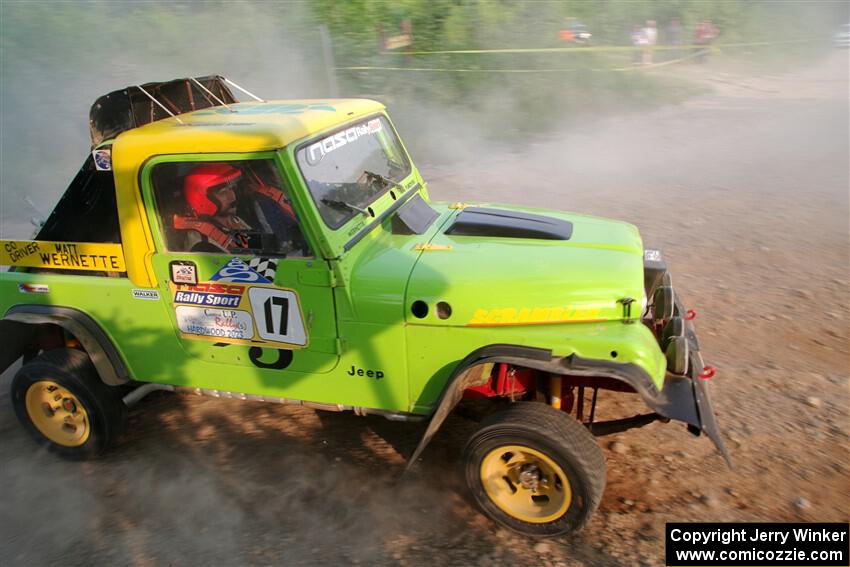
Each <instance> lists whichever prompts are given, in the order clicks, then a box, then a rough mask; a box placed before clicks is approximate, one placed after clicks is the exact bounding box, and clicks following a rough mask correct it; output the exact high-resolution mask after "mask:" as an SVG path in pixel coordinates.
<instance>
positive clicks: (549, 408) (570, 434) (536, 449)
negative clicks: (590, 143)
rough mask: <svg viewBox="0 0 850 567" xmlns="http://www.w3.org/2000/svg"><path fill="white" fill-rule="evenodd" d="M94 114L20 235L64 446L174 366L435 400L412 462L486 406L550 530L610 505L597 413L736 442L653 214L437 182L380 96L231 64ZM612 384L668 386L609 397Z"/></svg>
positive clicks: (20, 279)
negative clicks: (473, 198) (79, 149)
mask: <svg viewBox="0 0 850 567" xmlns="http://www.w3.org/2000/svg"><path fill="white" fill-rule="evenodd" d="M233 89H236V90H238V91H241V92H243V93H244V96H245V97H246V98H250V99H252V100H250V101H249V102H238V101H237V98H236V96H235V95H234V94H233V93H234V90H233ZM90 116H91V120H90V123H91V135H92V148H91V152H90V154H88V157H87V158H86V160H85V163H84V164H83V166H82V168H81V169H80V171H79V173H78V174H77V176H76V177H75V178H74V180H73V181H72V182H71V184H70V186H69V187H68V189H67V191H66V192H65V194H64V196H63V197H62V199H61V200H60V201H59V203H58V204H57V205H56V207H55V209H54V210H53V212H52V213H51V214H50V216H49V217H48V218H47V219H46V221H45V222H44V223H43V225H42V226H41V227H40V229H39V231H38V233H37V234H36V235H35V236H34V238H32V239H30V240H16V241H13V240H6V241H2V243H0V264H2V265H4V266H8V267H9V269H8V270H6V271H4V272H2V273H0V313H2V317H3V318H2V320H0V332H2V336H3V341H2V351H0V355H2V356H0V371H2V370H4V369H6V368H8V367H9V366H10V365H11V364H13V363H14V362H15V361H16V360H18V359H21V358H22V359H23V364H22V366H21V368H20V369H19V370H18V371H17V373H16V375H15V377H14V379H13V381H12V385H11V389H12V403H13V406H14V410H15V412H16V414H17V416H18V418H19V419H20V421H21V423H22V424H23V426H24V427H25V428H27V429H28V430H29V431H30V432H31V433H32V434H33V436H34V438H35V439H36V441H37V442H38V443H39V444H41V445H44V446H46V447H48V448H49V449H50V450H52V451H54V452H55V453H57V454H58V455H60V456H63V457H68V458H73V459H80V458H89V457H93V456H96V455H98V454H100V453H102V452H103V451H104V450H106V449H107V448H109V447H110V446H112V445H113V444H114V443H115V442H116V440H117V439H118V438H119V436H120V434H121V432H122V429H123V428H124V425H125V421H126V417H127V413H128V409H129V408H131V407H132V406H133V405H134V404H135V403H137V402H138V401H139V400H140V399H141V398H142V397H144V396H145V395H146V394H148V393H150V392H152V391H154V390H171V391H179V392H189V393H195V394H206V395H212V396H219V397H228V398H238V399H243V400H253V401H264V402H274V403H283V404H300V405H304V406H308V407H311V408H316V409H319V410H329V411H351V412H354V413H356V414H359V415H380V416H384V417H386V418H388V419H390V420H397V421H417V420H427V428H426V429H425V431H424V435H423V437H422V439H421V441H420V442H419V444H418V446H417V447H415V449H413V448H412V447H411V449H412V451H411V454H410V455H409V463H411V464H415V463H416V461H417V460H418V459H419V457H420V455H421V454H422V451H423V449H425V447H426V446H427V445H428V443H429V441H430V440H431V439H432V438H433V436H434V434H435V433H436V432H437V431H438V430H439V428H440V427H441V426H442V425H443V424H444V423H445V420H446V417H447V416H448V415H449V414H450V413H451V412H453V411H455V410H456V409H458V408H464V407H472V406H475V407H476V408H479V409H480V408H482V407H483V408H484V411H479V412H477V415H480V416H482V417H481V419H482V421H481V424H480V428H479V429H478V431H477V432H476V433H475V434H474V435H472V437H471V438H470V439H469V441H468V443H467V445H466V448H465V451H464V455H463V457H462V463H463V467H464V471H465V472H464V474H465V478H466V481H467V483H468V485H469V488H470V491H471V494H472V497H473V499H474V500H475V502H477V504H478V505H479V506H480V508H481V509H482V510H483V511H484V512H485V513H486V514H487V515H488V516H489V517H490V518H492V519H493V520H495V521H497V522H500V523H501V524H504V525H506V526H508V527H510V528H512V529H514V530H517V531H519V532H522V533H525V534H529V535H534V536H551V535H556V534H563V533H566V532H569V531H572V530H576V529H579V528H581V527H582V526H583V525H584V524H585V523H586V522H587V521H588V519H589V518H590V516H591V515H592V513H593V512H594V510H595V509H596V507H597V506H598V504H599V501H600V499H601V496H602V492H603V488H604V485H605V475H606V471H605V460H604V458H603V454H602V452H601V450H600V448H599V446H598V445H597V443H596V441H595V436H598V435H604V434H608V433H613V432H618V431H623V430H626V429H629V428H631V427H638V426H642V425H646V424H647V423H651V422H653V421H656V420H661V421H665V422H667V421H671V420H673V421H676V422H682V423H684V424H686V425H687V427H688V429H690V430H691V432H692V433H695V434H700V433H704V434H706V435H707V436H708V437H709V438H710V439H711V440H712V441H713V442H714V443H715V445H716V446H717V447H718V449H719V450H720V452H721V453H722V454H723V455H724V456H725V455H726V451H725V449H724V447H723V443H722V440H721V437H720V434H719V431H718V428H717V425H716V423H715V418H714V413H713V410H712V407H711V402H710V400H709V393H708V379H709V378H711V377H712V376H713V375H714V369H713V368H712V367H711V366H709V365H706V364H705V363H704V362H703V359H702V356H701V354H700V350H699V343H698V341H697V337H696V334H695V332H694V326H693V318H694V316H695V313H694V312H693V311H689V310H686V309H685V308H684V306H683V305H682V302H681V300H680V298H679V296H678V295H677V294H676V292H675V291H674V288H673V286H672V283H671V277H670V275H669V274H668V273H667V270H666V267H665V264H664V261H663V258H662V256H661V253H660V252H659V251H657V250H651V249H645V248H644V246H643V243H642V241H641V238H640V235H639V234H638V231H637V229H636V228H635V227H634V226H632V225H630V224H627V223H624V222H619V221H613V220H606V219H602V218H596V217H591V216H586V215H581V214H575V213H565V212H558V211H552V210H541V209H531V208H526V207H514V206H505V205H497V204H489V203H488V204H485V203H437V202H432V201H431V199H430V198H429V196H428V190H427V184H426V182H425V180H424V179H423V178H422V176H421V175H420V173H419V171H418V170H417V168H416V167H415V165H414V164H413V161H412V160H411V158H410V155H409V154H408V152H407V150H406V149H405V147H404V145H403V144H402V142H401V139H400V138H399V136H398V133H397V132H396V130H395V128H394V127H393V124H392V122H391V121H390V118H389V116H388V115H387V113H386V111H385V108H384V107H383V106H382V105H381V104H380V103H378V102H374V101H370V100H356V99H342V100H289V101H266V100H262V99H259V98H258V97H256V96H254V95H253V94H251V93H250V92H248V91H245V90H244V89H241V87H238V86H237V85H235V84H234V83H232V82H231V81H229V80H228V79H225V78H223V77H220V76H209V77H200V78H188V79H177V80H173V81H168V82H162V83H147V84H143V85H137V86H133V87H127V88H125V89H122V90H119V91H115V92H112V93H109V94H107V95H104V96H103V97H101V98H99V99H98V100H97V101H96V102H95V104H94V105H93V106H92V109H91V115H90ZM600 390H602V391H606V392H614V393H622V394H624V395H636V396H637V397H638V398H639V399H641V400H642V401H643V403H644V404H645V405H646V407H647V411H646V412H645V413H643V414H641V415H637V416H631V417H629V416H626V417H623V416H608V418H607V419H605V420H600V419H599V416H598V415H597V413H596V402H597V396H598V393H599V391H600ZM603 395H604V394H603Z"/></svg>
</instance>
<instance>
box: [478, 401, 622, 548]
mask: <svg viewBox="0 0 850 567" xmlns="http://www.w3.org/2000/svg"><path fill="white" fill-rule="evenodd" d="M464 467H465V471H466V475H465V476H466V482H467V485H468V486H469V488H470V490H471V492H472V495H473V497H474V498H475V501H476V503H477V504H478V505H479V506H480V507H481V509H482V510H483V511H484V513H485V514H486V515H487V516H489V517H490V518H492V519H493V520H495V521H496V522H498V523H500V524H502V525H504V526H507V527H509V528H511V529H513V530H515V531H517V532H520V533H523V534H526V535H530V536H537V537H546V536H555V535H560V534H565V533H568V532H572V531H576V530H579V529H581V528H582V527H583V526H584V525H585V524H586V523H587V521H588V520H589V519H590V517H591V516H592V515H593V512H594V511H595V510H596V508H597V506H599V501H600V500H601V498H602V492H603V490H604V488H605V478H606V469H605V459H604V457H603V456H602V451H601V450H600V448H599V446H598V445H597V444H596V441H595V440H594V438H593V436H592V435H591V434H590V432H588V431H587V429H586V428H585V427H584V426H583V425H581V424H580V423H579V422H577V421H576V420H575V419H573V418H572V417H570V416H569V415H567V414H566V413H564V412H562V411H559V410H556V409H554V408H552V407H549V406H547V405H545V404H542V403H536V402H518V403H515V404H513V405H511V407H509V408H508V409H506V410H504V411H501V412H498V413H495V414H493V415H491V416H490V417H488V418H487V419H486V420H484V422H483V423H482V425H481V428H480V429H479V430H478V431H477V432H476V433H475V434H473V435H472V437H471V438H470V440H469V442H468V443H467V445H466V449H465V451H464ZM523 473H524V474H523ZM535 480H536V482H535Z"/></svg>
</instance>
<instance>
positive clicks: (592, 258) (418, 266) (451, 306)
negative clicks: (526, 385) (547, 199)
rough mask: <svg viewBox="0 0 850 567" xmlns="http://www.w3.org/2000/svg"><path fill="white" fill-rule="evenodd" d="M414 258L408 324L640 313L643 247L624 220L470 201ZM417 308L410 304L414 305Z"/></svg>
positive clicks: (516, 321) (553, 319) (464, 323)
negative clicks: (468, 205)
mask: <svg viewBox="0 0 850 567" xmlns="http://www.w3.org/2000/svg"><path fill="white" fill-rule="evenodd" d="M418 249H419V250H420V251H421V253H420V254H419V256H418V258H417V260H416V262H415V264H414V265H413V268H412V271H411V273H410V279H409V281H408V286H407V291H406V294H405V306H406V308H405V318H406V321H407V322H408V324H429V325H435V324H438V325H452V326H506V325H531V324H560V323H573V322H588V321H607V320H617V319H623V318H624V315H625V313H626V311H627V309H626V308H625V307H624V302H625V303H629V300H632V301H633V305H632V306H631V308H630V309H631V312H630V315H631V317H633V318H636V317H639V316H640V309H641V307H640V305H641V301H642V297H643V245H642V242H641V239H640V235H639V233H638V230H637V229H636V228H635V227H634V226H632V225H630V224H627V223H624V222H619V221H614V220H608V219H602V218H596V217H590V216H585V215H578V214H569V213H562V212H555V211H549V210H541V209H529V208H519V207H498V206H493V207H491V206H488V207H486V208H483V207H471V208H467V209H465V210H463V211H459V212H458V213H456V214H455V215H454V216H453V218H451V219H449V220H447V221H446V222H444V223H443V225H442V227H441V228H440V230H439V231H437V232H436V233H435V234H434V236H433V238H431V239H430V241H428V242H426V243H421V244H419V245H418ZM414 305H415V308H414Z"/></svg>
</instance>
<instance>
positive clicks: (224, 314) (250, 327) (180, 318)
mask: <svg viewBox="0 0 850 567" xmlns="http://www.w3.org/2000/svg"><path fill="white" fill-rule="evenodd" d="M176 314H177V326H178V327H179V328H180V330H181V331H183V332H184V333H186V334H187V335H197V336H201V337H214V338H216V339H241V340H247V339H251V338H253V337H254V322H253V321H252V319H251V314H250V313H247V312H245V311H237V310H234V309H210V308H207V307H192V306H189V305H178V306H177V308H176Z"/></svg>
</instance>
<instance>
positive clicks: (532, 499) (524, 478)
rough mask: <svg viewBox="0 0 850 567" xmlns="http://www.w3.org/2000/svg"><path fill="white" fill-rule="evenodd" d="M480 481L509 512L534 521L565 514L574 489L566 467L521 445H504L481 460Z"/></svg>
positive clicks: (486, 490)
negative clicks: (571, 486)
mask: <svg viewBox="0 0 850 567" xmlns="http://www.w3.org/2000/svg"><path fill="white" fill-rule="evenodd" d="M481 484H482V485H484V491H485V492H486V493H487V496H489V497H490V500H492V501H493V503H494V504H495V505H496V506H498V507H499V508H500V509H501V510H502V511H503V512H505V513H506V514H508V515H510V516H512V517H514V518H517V519H519V520H522V521H524V522H529V523H532V524H545V523H547V522H552V521H555V520H557V519H559V518H560V517H562V516H563V515H564V514H565V513H566V512H567V509H568V508H569V507H570V502H571V501H572V491H571V490H570V481H569V479H568V478H567V475H566V474H565V473H564V470H563V469H562V468H561V467H560V466H558V465H557V464H556V463H555V461H553V460H552V459H550V458H549V457H548V456H546V455H545V454H543V453H541V452H540V451H538V450H536V449H532V448H531V447H524V446H522V445H503V446H501V447H498V448H496V449H493V450H492V451H490V452H489V453H487V455H486V456H485V457H484V460H482V461H481Z"/></svg>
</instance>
